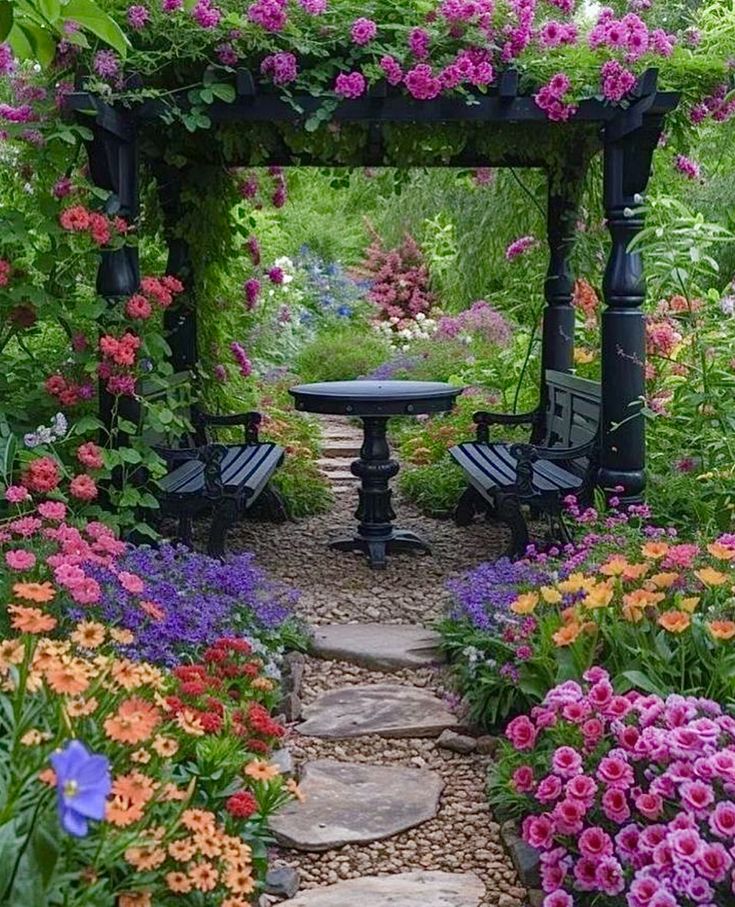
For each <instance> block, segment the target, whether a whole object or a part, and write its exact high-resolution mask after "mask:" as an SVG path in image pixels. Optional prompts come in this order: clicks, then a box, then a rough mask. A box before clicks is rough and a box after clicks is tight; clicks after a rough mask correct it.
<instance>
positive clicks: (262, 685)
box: [250, 677, 276, 693]
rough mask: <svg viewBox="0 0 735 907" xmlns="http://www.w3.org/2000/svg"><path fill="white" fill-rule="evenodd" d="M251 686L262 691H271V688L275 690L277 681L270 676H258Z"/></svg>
mask: <svg viewBox="0 0 735 907" xmlns="http://www.w3.org/2000/svg"><path fill="white" fill-rule="evenodd" d="M250 686H251V687H252V688H253V689H254V690H260V691H261V692H262V693H270V691H271V690H275V688H276V685H275V683H274V682H273V681H272V680H271V679H270V677H256V678H255V680H254V681H253V682H252V683H251V684H250Z"/></svg>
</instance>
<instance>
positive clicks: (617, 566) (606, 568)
mask: <svg viewBox="0 0 735 907" xmlns="http://www.w3.org/2000/svg"><path fill="white" fill-rule="evenodd" d="M629 566H630V565H629V564H628V560H627V558H624V557H623V556H622V555H615V556H614V557H611V558H610V560H609V561H607V562H606V563H604V564H603V565H602V566H601V567H600V573H602V574H604V575H605V576H622V575H623V573H624V572H625V569H626V567H629Z"/></svg>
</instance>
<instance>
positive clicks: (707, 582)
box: [443, 514, 735, 723]
mask: <svg viewBox="0 0 735 907" xmlns="http://www.w3.org/2000/svg"><path fill="white" fill-rule="evenodd" d="M580 517H581V519H583V520H584V519H590V518H591V516H590V515H585V514H582V515H580ZM630 519H631V517H630V516H629V515H627V514H617V516H615V515H613V516H611V517H608V518H607V519H606V521H605V522H606V524H607V527H608V528H607V529H606V530H604V531H603V532H602V533H600V532H591V533H588V534H587V536H585V538H584V539H582V541H581V543H580V544H579V546H578V547H577V548H576V549H575V548H572V547H571V546H569V547H568V548H567V549H565V551H564V552H563V557H561V556H560V555H562V552H560V551H559V550H558V549H552V552H551V554H550V555H547V554H541V555H533V554H532V556H531V559H530V560H529V561H528V562H526V563H525V564H523V563H521V564H516V565H507V564H505V563H504V562H499V563H498V564H495V565H483V566H482V567H480V568H478V569H477V570H475V571H473V572H472V573H470V574H468V575H467V576H466V577H465V578H464V579H463V580H462V582H461V583H459V584H454V586H453V591H454V594H455V606H454V608H453V610H452V612H451V613H450V615H449V617H448V619H447V620H446V621H445V622H444V624H443V631H444V634H445V639H446V645H447V647H448V648H449V650H450V652H451V654H452V655H453V657H454V658H455V660H456V663H457V676H458V680H459V683H460V686H461V687H462V689H463V691H464V692H466V693H467V694H468V696H469V697H470V700H471V702H472V703H473V705H474V707H475V711H476V713H477V714H478V715H479V716H481V717H482V718H483V719H484V720H485V721H488V722H491V723H492V722H494V721H495V720H497V718H498V717H502V716H503V715H504V714H508V713H509V712H510V711H513V710H518V709H522V708H525V707H527V706H529V705H530V704H532V703H533V702H538V701H540V700H541V699H542V698H543V697H544V695H545V694H546V693H547V691H548V690H549V689H551V688H552V687H553V686H554V685H555V684H557V683H559V682H561V681H563V680H566V679H569V678H575V679H579V678H580V677H581V676H582V675H583V673H584V671H585V670H587V669H588V668H589V667H590V666H591V665H593V664H596V663H597V664H600V665H602V666H603V667H605V668H606V669H607V670H608V671H609V672H610V674H611V676H612V677H613V682H614V683H615V686H616V689H619V690H621V691H625V690H628V689H631V688H633V687H636V688H640V689H644V690H646V691H648V692H651V693H656V694H658V695H666V694H667V693H669V692H671V691H675V692H679V693H682V694H683V693H691V694H696V695H701V696H708V697H711V698H713V699H717V700H719V701H722V702H729V701H732V700H733V698H734V697H735V685H734V683H733V667H734V666H735V648H733V647H734V646H735V642H734V641H733V640H734V639H735V621H733V617H734V616H735V614H734V612H733V599H732V584H733V579H734V578H735V577H734V576H733V561H734V560H735V537H734V536H731V535H725V536H722V537H720V538H718V539H717V540H716V541H714V542H712V543H711V544H699V543H697V544H695V543H683V542H679V541H678V539H677V538H676V533H675V531H673V530H671V531H670V532H667V531H665V530H657V529H654V528H653V527H650V526H649V527H643V529H641V528H639V527H637V526H635V525H633V524H632V523H630V522H627V521H628V520H630ZM478 589H479V592H478Z"/></svg>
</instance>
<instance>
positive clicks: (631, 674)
mask: <svg viewBox="0 0 735 907" xmlns="http://www.w3.org/2000/svg"><path fill="white" fill-rule="evenodd" d="M620 676H621V677H624V678H625V679H626V680H627V681H628V682H629V683H630V684H632V686H634V687H637V688H638V689H639V690H645V691H646V692H647V693H654V694H656V695H657V696H661V695H666V694H665V692H664V693H662V691H661V689H660V688H659V687H658V686H657V685H656V684H655V683H654V682H653V681H652V680H651V679H650V678H649V677H648V676H647V675H646V674H643V673H642V672H641V671H623V673H622V674H621V675H620Z"/></svg>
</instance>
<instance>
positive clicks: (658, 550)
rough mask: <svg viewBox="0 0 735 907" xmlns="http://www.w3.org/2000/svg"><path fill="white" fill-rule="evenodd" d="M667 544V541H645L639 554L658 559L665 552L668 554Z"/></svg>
mask: <svg viewBox="0 0 735 907" xmlns="http://www.w3.org/2000/svg"><path fill="white" fill-rule="evenodd" d="M668 551H669V545H668V543H667V542H646V544H645V545H642V546H641V554H642V555H643V557H650V558H653V560H658V559H659V558H660V557H663V556H664V555H665V554H668Z"/></svg>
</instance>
